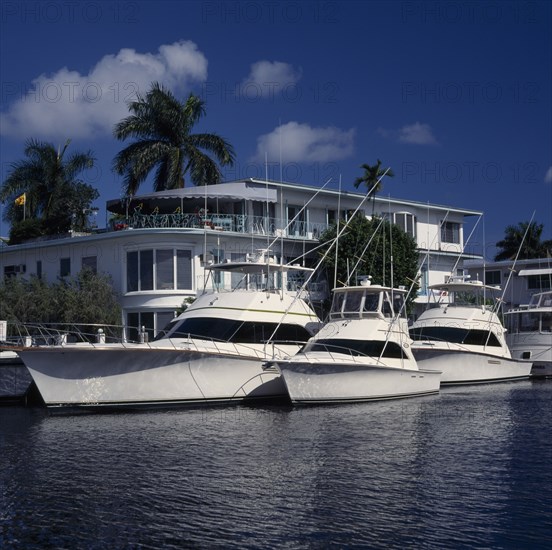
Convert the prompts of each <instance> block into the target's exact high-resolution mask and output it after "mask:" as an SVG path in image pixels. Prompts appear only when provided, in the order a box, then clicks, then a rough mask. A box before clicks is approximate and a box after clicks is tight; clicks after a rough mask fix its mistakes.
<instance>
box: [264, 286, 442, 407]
mask: <svg viewBox="0 0 552 550" xmlns="http://www.w3.org/2000/svg"><path fill="white" fill-rule="evenodd" d="M405 293H406V291H404V290H397V289H392V288H389V287H384V286H379V285H371V284H370V281H369V280H368V279H367V280H365V281H362V283H361V284H360V285H359V286H347V287H342V288H336V289H334V296H333V303H332V308H331V312H330V317H329V321H328V322H327V323H326V324H325V325H324V326H323V327H322V328H321V329H320V331H319V332H318V333H317V334H316V336H314V337H313V338H311V339H310V340H309V342H308V343H307V344H306V346H305V347H304V349H303V350H301V351H300V352H299V353H298V354H296V355H295V356H293V357H290V358H286V359H283V360H279V361H276V362H275V364H276V365H277V366H278V368H279V369H280V371H281V373H282V377H283V379H284V382H285V384H286V387H287V390H288V393H289V396H290V398H291V401H292V403H296V404H308V403H341V402H357V401H370V400H379V399H395V398H400V397H413V396H417V395H425V394H431V393H437V392H438V391H439V382H440V373H439V372H434V371H433V370H422V369H419V368H418V365H417V364H416V361H415V359H414V357H413V355H412V351H411V340H410V337H409V334H408V325H407V320H406V315H405V308H404V307H403V306H404V298H405ZM273 364H274V363H273Z"/></svg>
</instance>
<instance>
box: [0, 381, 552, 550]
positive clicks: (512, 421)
mask: <svg viewBox="0 0 552 550" xmlns="http://www.w3.org/2000/svg"><path fill="white" fill-rule="evenodd" d="M551 417H552V383H551V382H529V381H527V382H518V383H511V384H498V385H486V386H480V387H469V388H468V387H466V388H452V389H445V390H443V391H442V392H441V394H440V395H437V396H434V397H427V398H417V399H410V400H401V401H395V402H382V403H368V404H362V405H346V406H331V407H314V408H292V407H291V406H280V407H265V408H247V407H233V408H218V409H217V408H211V409H205V410H177V411H165V412H143V413H125V414H99V415H72V416H51V415H48V414H47V413H46V412H45V411H44V410H42V409H28V408H23V407H19V408H17V407H2V408H0V548H41V549H42V548H98V549H100V548H101V549H105V548H110V549H111V548H232V547H233V548H403V547H409V548H546V547H548V548H550V547H552V428H551V424H550V422H551Z"/></svg>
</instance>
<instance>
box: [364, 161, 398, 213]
mask: <svg viewBox="0 0 552 550" xmlns="http://www.w3.org/2000/svg"><path fill="white" fill-rule="evenodd" d="M361 168H362V169H363V170H364V174H362V176H359V177H358V178H356V179H355V181H354V186H355V188H356V189H358V188H359V187H360V186H361V185H364V186H365V187H366V190H367V192H368V197H369V199H371V200H372V211H373V209H374V207H375V203H376V194H377V193H379V192H380V191H381V190H382V188H383V185H382V182H381V180H380V178H382V176H384V177H387V176H388V177H390V178H392V177H394V176H395V174H394V173H393V170H391V169H388V170H387V172H386V171H385V169H382V167H381V160H380V159H378V161H377V163H376V164H374V165H370V164H363V165H361ZM382 179H383V178H382Z"/></svg>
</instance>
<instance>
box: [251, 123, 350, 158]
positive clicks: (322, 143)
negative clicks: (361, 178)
mask: <svg viewBox="0 0 552 550" xmlns="http://www.w3.org/2000/svg"><path fill="white" fill-rule="evenodd" d="M354 139H355V129H354V128H351V129H349V130H341V129H340V128H335V127H333V126H329V127H327V128H313V127H311V126H309V125H308V124H299V123H298V122H288V123H287V124H282V125H281V126H278V127H277V128H275V129H274V130H273V131H272V132H270V133H269V134H264V135H262V136H260V137H259V138H257V153H256V155H255V159H254V160H256V161H258V162H262V161H264V158H265V153H266V154H267V156H268V159H269V160H270V161H275V160H279V159H280V156H281V159H282V161H283V162H323V161H326V162H330V161H335V160H340V159H343V158H346V157H348V156H350V155H352V153H353V146H354Z"/></svg>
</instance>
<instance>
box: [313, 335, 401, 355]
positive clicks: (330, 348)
mask: <svg viewBox="0 0 552 550" xmlns="http://www.w3.org/2000/svg"><path fill="white" fill-rule="evenodd" d="M304 351H305V352H307V351H327V352H330V353H345V354H349V355H354V356H363V355H366V356H369V357H387V358H393V359H401V358H404V357H405V354H404V352H403V349H402V348H401V346H399V344H397V343H396V342H387V344H386V343H385V342H383V341H373V340H372V341H363V340H348V339H345V338H332V339H328V340H317V341H315V342H310V343H309V344H307V345H306V346H305V349H304Z"/></svg>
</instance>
